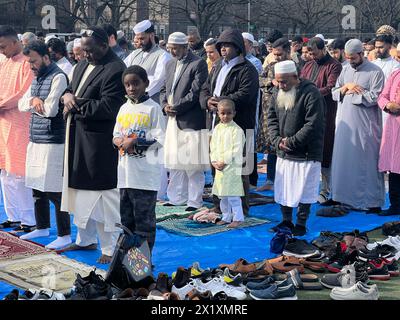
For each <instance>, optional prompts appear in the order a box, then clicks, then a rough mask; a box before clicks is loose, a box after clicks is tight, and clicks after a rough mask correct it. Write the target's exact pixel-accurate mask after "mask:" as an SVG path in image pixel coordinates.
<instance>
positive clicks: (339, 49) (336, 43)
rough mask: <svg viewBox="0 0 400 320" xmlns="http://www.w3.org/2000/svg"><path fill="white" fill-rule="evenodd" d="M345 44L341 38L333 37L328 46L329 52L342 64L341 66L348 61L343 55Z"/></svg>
mask: <svg viewBox="0 0 400 320" xmlns="http://www.w3.org/2000/svg"><path fill="white" fill-rule="evenodd" d="M345 44H346V42H345V41H344V40H343V39H335V40H333V41H332V43H331V45H330V46H329V54H330V55H331V57H332V58H333V59H336V60H337V61H339V62H340V63H341V64H342V67H344V66H345V65H346V64H348V63H349V62H348V61H347V60H346V58H345V56H344V45H345Z"/></svg>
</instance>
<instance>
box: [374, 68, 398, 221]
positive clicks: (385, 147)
mask: <svg viewBox="0 0 400 320" xmlns="http://www.w3.org/2000/svg"><path fill="white" fill-rule="evenodd" d="M378 105H379V107H380V108H381V109H382V110H383V111H384V112H386V113H387V114H388V118H387V120H386V122H385V125H384V128H383V137H382V142H381V149H380V154H379V171H382V172H386V171H388V172H389V199H390V207H389V209H388V210H385V211H383V212H382V213H380V215H384V216H388V215H400V70H397V71H395V72H393V73H392V74H391V76H390V77H389V79H388V80H387V82H386V84H385V87H384V89H383V91H382V93H381V95H380V96H379V99H378Z"/></svg>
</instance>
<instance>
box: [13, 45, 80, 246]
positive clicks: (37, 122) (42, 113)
mask: <svg viewBox="0 0 400 320" xmlns="http://www.w3.org/2000/svg"><path fill="white" fill-rule="evenodd" d="M57 40H58V39H57ZM24 55H25V56H26V57H27V59H28V61H29V63H30V64H31V69H32V71H33V73H34V74H35V76H36V77H35V78H34V79H33V82H32V85H31V87H30V88H29V89H28V91H27V92H26V93H25V95H24V96H23V97H22V99H20V100H19V102H18V109H19V110H20V111H22V112H30V113H31V121H30V125H29V144H28V149H27V154H26V171H25V173H26V175H25V184H26V186H27V187H29V188H32V190H33V199H34V203H35V217H36V230H33V231H32V232H30V233H28V234H25V235H23V236H21V239H35V238H38V237H48V236H49V235H50V232H49V229H50V201H51V202H52V203H53V204H54V206H55V209H56V221H57V229H58V233H57V235H58V237H57V239H56V240H55V241H53V242H52V243H50V244H48V245H47V246H46V247H47V248H49V249H61V248H63V247H65V246H67V245H69V244H70V243H71V242H72V240H71V227H70V217H69V214H68V212H64V211H61V208H60V207H61V191H62V180H63V178H62V174H63V159H64V141H65V124H64V119H63V116H62V108H61V106H60V97H61V95H62V94H63V92H64V91H65V90H66V89H67V86H68V77H67V75H66V74H65V73H63V71H62V70H61V69H60V68H59V67H58V66H57V64H56V63H54V62H52V61H51V59H50V53H49V50H48V47H47V46H46V45H45V44H44V43H43V42H41V41H37V40H36V41H32V42H30V43H29V44H28V45H27V46H26V47H25V49H24Z"/></svg>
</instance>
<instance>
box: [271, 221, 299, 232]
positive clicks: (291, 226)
mask: <svg viewBox="0 0 400 320" xmlns="http://www.w3.org/2000/svg"><path fill="white" fill-rule="evenodd" d="M283 227H286V228H289V229H290V230H291V231H292V232H293V230H294V224H293V223H292V222H291V221H282V222H281V223H279V224H278V225H276V226H275V227H272V228H271V229H269V231H270V232H273V233H275V232H277V231H278V229H279V228H283Z"/></svg>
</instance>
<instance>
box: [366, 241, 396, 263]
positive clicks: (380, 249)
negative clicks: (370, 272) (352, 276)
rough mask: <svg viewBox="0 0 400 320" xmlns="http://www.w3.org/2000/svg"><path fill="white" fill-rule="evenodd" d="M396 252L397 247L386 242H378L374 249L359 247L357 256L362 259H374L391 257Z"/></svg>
mask: <svg viewBox="0 0 400 320" xmlns="http://www.w3.org/2000/svg"><path fill="white" fill-rule="evenodd" d="M396 253H397V249H396V248H395V247H392V246H390V245H388V244H382V245H380V244H378V245H377V246H376V247H375V248H374V249H372V250H368V249H367V248H365V249H361V250H360V252H359V258H360V259H361V260H363V261H368V260H376V259H379V258H391V257H394V256H395V255H396Z"/></svg>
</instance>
